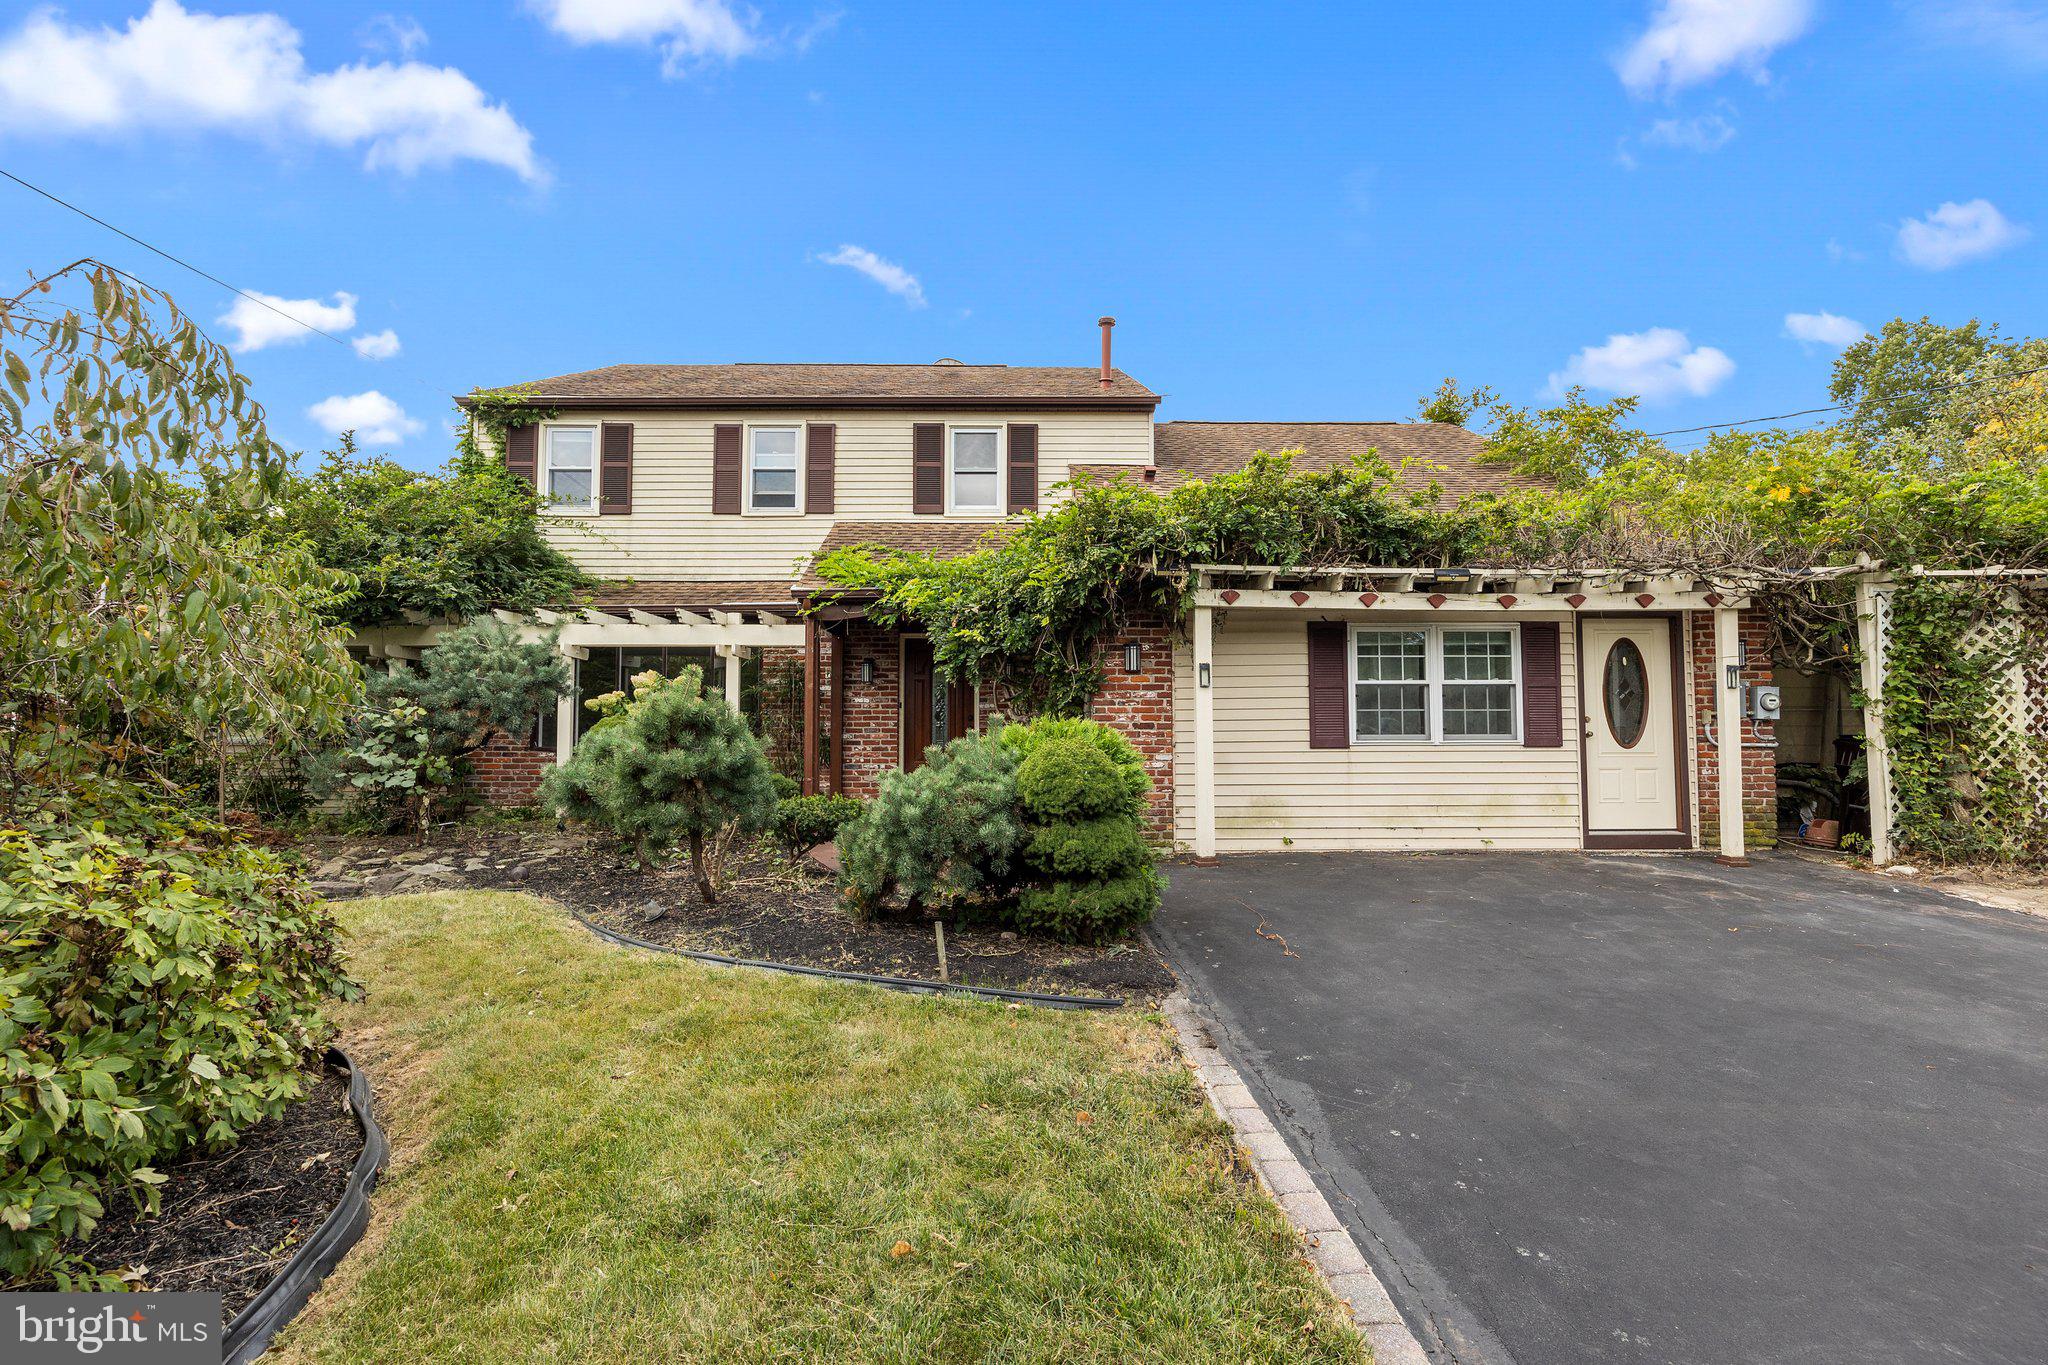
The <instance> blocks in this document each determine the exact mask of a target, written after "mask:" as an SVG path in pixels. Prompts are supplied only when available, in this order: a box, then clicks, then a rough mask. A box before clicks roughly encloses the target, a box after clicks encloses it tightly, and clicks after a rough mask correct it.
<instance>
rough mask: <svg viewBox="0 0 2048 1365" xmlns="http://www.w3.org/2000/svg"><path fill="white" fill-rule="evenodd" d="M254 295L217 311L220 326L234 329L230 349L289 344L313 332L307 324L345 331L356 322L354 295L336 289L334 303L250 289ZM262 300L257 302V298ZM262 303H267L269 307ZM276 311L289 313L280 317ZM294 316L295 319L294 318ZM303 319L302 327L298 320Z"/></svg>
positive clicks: (325, 329)
mask: <svg viewBox="0 0 2048 1365" xmlns="http://www.w3.org/2000/svg"><path fill="white" fill-rule="evenodd" d="M249 292H250V294H251V295H252V296H253V297H247V298H237V299H236V300H235V301H234V303H233V304H232V305H230V306H229V308H228V311H227V312H225V313H222V314H221V315H220V319H219V321H220V324H221V326H223V327H232V328H234V330H235V335H234V338H233V339H232V340H231V341H229V342H228V346H229V348H230V349H232V350H236V351H242V352H248V351H260V350H262V349H263V348H264V347H266V346H291V345H296V344H297V343H299V342H301V341H304V340H305V339H306V338H307V337H309V336H311V335H313V333H312V332H311V331H308V330H307V329H308V328H318V329H319V330H320V331H323V332H346V331H347V330H348V329H349V328H351V327H353V326H355V325H356V296H355V295H354V294H347V293H343V292H341V291H340V290H336V291H335V294H334V302H333V303H322V302H320V300H318V299H281V298H279V297H278V296H277V295H275V294H265V293H263V292H262V291H260V290H253V289H252V290H250V291H249ZM257 299H261V300H262V301H263V302H262V303H258V302H257V301H256V300H257ZM264 304H269V305H270V306H269V307H268V308H266V307H264V306H263V305H264ZM279 313H284V314H287V315H288V316H285V317H279V316H278V314H279ZM293 319H297V321H296V322H295V321H293ZM299 323H304V324H305V326H304V327H301V326H299V325H298V324H299Z"/></svg>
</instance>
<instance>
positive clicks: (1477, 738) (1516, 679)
mask: <svg viewBox="0 0 2048 1365" xmlns="http://www.w3.org/2000/svg"><path fill="white" fill-rule="evenodd" d="M1465 630H1504V631H1506V632H1508V667H1509V671H1510V676H1509V677H1508V679H1507V682H1508V684H1509V686H1510V688H1511V692H1510V696H1511V697H1512V700H1511V701H1510V702H1509V703H1508V719H1509V722H1510V723H1511V725H1512V727H1513V728H1512V730H1511V732H1510V733H1508V734H1506V735H1446V734H1445V733H1444V683H1445V679H1444V632H1446V631H1465ZM1382 633H1385V634H1411V635H1412V634H1416V633H1420V634H1421V636H1422V637H1423V639H1422V694H1423V700H1422V708H1423V725H1424V729H1425V731H1426V733H1424V734H1420V735H1361V734H1359V733H1358V685H1359V683H1360V682H1361V681H1363V680H1361V679H1360V678H1359V676H1358V637H1359V636H1360V635H1373V634H1382ZM1344 646H1345V654H1346V658H1347V662H1346V664H1345V674H1346V678H1347V686H1346V688H1345V698H1344V710H1345V715H1346V717H1347V720H1348V723H1349V724H1350V726H1351V742H1352V743H1353V744H1354V745H1359V746H1365V745H1375V744H1435V745H1442V744H1451V745H1458V746H1467V745H1473V746H1481V747H1484V746H1487V745H1492V746H1494V747H1497V748H1519V747H1521V743H1522V698H1523V687H1524V685H1525V684H1524V680H1523V677H1522V627H1521V625H1520V624H1519V623H1517V622H1513V621H1503V622H1499V623H1494V622H1490V621H1486V622H1482V621H1452V622H1448V623H1442V624H1439V623H1436V622H1424V621H1384V622H1383V621H1370V622H1367V621H1354V622H1353V623H1352V625H1351V629H1350V630H1349V631H1347V632H1345V636H1344ZM1461 681H1462V680H1461ZM1411 686H1412V684H1411Z"/></svg>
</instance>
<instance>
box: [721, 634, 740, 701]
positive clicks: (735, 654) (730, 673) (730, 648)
mask: <svg viewBox="0 0 2048 1365" xmlns="http://www.w3.org/2000/svg"><path fill="white" fill-rule="evenodd" d="M718 654H719V657H720V658H722V659H724V660H725V704H726V705H727V706H730V707H731V708H732V713H733V714H734V715H738V714H739V713H740V647H739V646H738V645H720V646H719V647H718Z"/></svg>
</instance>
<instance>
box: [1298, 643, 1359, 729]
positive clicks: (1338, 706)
mask: <svg viewBox="0 0 2048 1365" xmlns="http://www.w3.org/2000/svg"><path fill="white" fill-rule="evenodd" d="M1349 635H1350V632H1349V630H1348V629H1347V628H1346V627H1345V625H1344V623H1343V622H1342V621H1311V622H1309V625H1308V747H1309V748H1311V749H1348V748H1350V747H1351V701H1350V698H1349V697H1348V696H1346V695H1345V694H1346V693H1348V692H1349V691H1350V690H1351V662H1350V660H1348V659H1346V658H1345V657H1344V650H1345V647H1346V640H1347V639H1348V637H1349Z"/></svg>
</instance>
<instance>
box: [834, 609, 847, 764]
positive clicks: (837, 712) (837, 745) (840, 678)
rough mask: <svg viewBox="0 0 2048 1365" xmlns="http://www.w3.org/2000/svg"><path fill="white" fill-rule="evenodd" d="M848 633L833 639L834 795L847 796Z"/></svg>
mask: <svg viewBox="0 0 2048 1365" xmlns="http://www.w3.org/2000/svg"><path fill="white" fill-rule="evenodd" d="M845 733H846V632H845V629H844V628H843V627H842V628H841V629H840V631H839V632H838V633H837V634H835V635H833V637H832V794H833V795H834V796H844V795H846V745H845V741H844V738H843V736H844V735H845Z"/></svg>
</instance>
